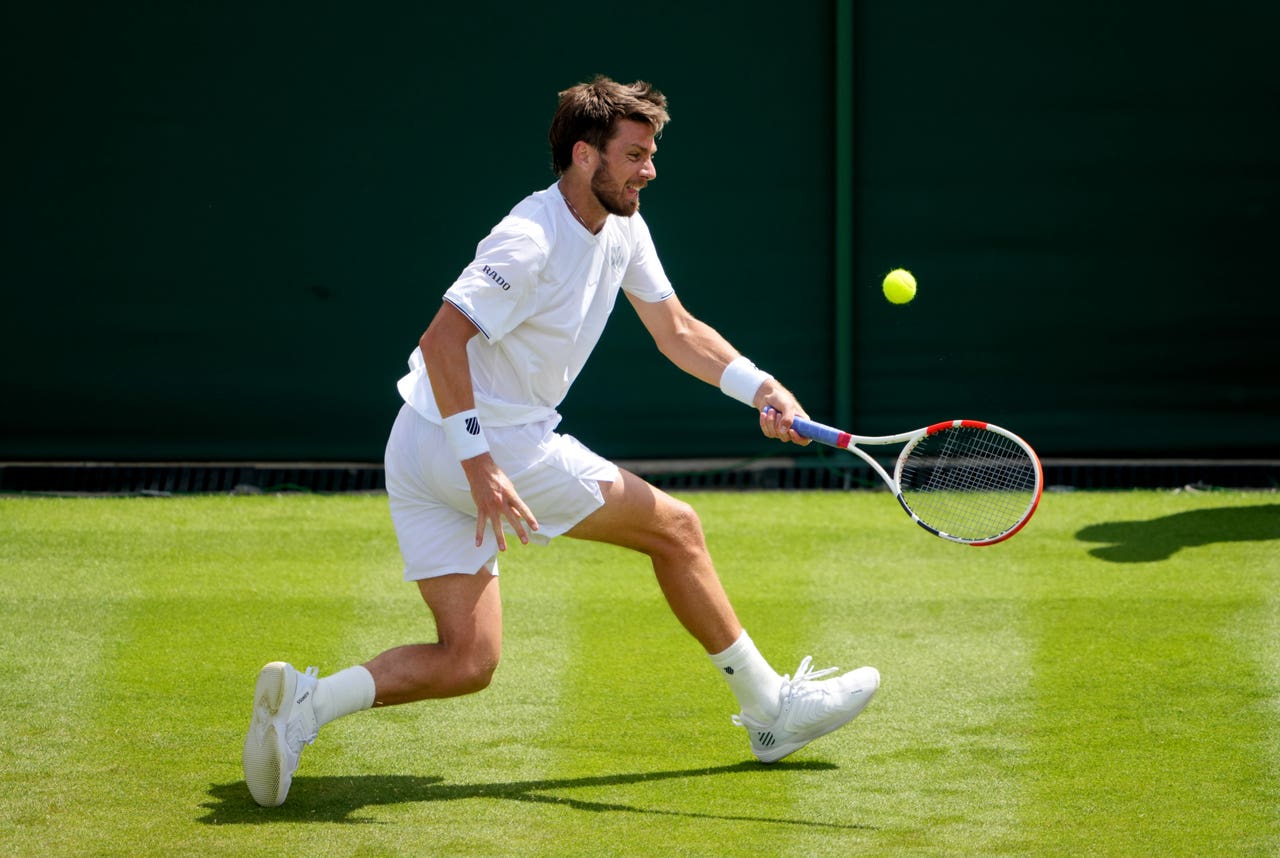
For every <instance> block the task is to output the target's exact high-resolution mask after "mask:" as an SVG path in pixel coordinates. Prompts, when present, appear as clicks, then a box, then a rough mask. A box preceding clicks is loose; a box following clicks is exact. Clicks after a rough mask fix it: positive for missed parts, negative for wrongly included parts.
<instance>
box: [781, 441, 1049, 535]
mask: <svg viewBox="0 0 1280 858" xmlns="http://www.w3.org/2000/svg"><path fill="white" fill-rule="evenodd" d="M960 427H969V428H972V429H986V430H988V431H991V432H995V433H996V434H998V435H1003V436H1004V437H1006V438H1008V439H1010V440H1012V441H1013V442H1015V443H1016V444H1017V445H1018V446H1019V447H1021V448H1022V449H1023V450H1024V451H1025V452H1026V453H1027V455H1028V457H1029V458H1030V460H1031V463H1032V465H1033V466H1034V468H1035V488H1034V492H1033V494H1032V498H1031V502H1030V504H1028V505H1027V509H1026V510H1025V511H1023V513H1022V516H1021V518H1019V519H1018V521H1017V523H1015V524H1014V525H1012V526H1011V527H1009V528H1008V529H1006V530H1004V531H1002V532H1001V533H998V534H993V535H991V536H989V537H986V538H983V539H966V538H964V537H961V536H956V535H954V534H951V533H946V532H945V531H942V530H939V529H938V528H936V527H934V526H932V525H930V524H929V523H927V522H925V521H924V520H922V519H921V518H920V516H919V515H917V514H916V512H915V510H913V509H912V508H911V506H910V505H909V504H908V503H907V501H906V499H905V498H903V496H902V482H901V480H902V468H903V466H904V465H905V464H906V461H907V457H909V456H910V455H911V451H912V450H913V449H915V447H916V445H917V444H919V443H920V442H921V441H922V440H924V439H925V438H928V437H929V436H931V435H936V434H938V433H939V432H942V431H944V430H947V429H955V428H960ZM791 428H792V429H794V430H795V431H796V433H797V434H798V435H800V436H802V437H804V438H809V439H810V440H813V441H817V442H818V443H820V444H826V445H827V446H829V447H838V448H840V449H841V450H848V451H849V452H850V453H853V454H855V455H856V456H858V457H859V458H860V459H862V460H863V461H864V462H866V463H867V464H868V465H870V466H871V469H872V470H873V471H875V472H876V473H877V474H879V476H880V479H882V480H884V482H885V485H886V486H888V487H889V490H890V491H891V492H893V496H894V497H895V498H897V501H898V504H899V505H900V506H901V507H902V509H903V511H904V512H906V514H907V515H908V516H910V517H911V520H912V521H914V522H915V523H916V524H918V525H920V526H921V527H922V528H924V529H925V530H927V531H928V532H929V533H932V534H933V535H934V536H937V537H940V538H942V539H946V540H948V541H950V542H958V543H960V544H962V545H973V546H984V545H995V544H996V543H998V542H1004V541H1005V540H1006V539H1008V538H1009V537H1011V536H1013V535H1014V534H1015V533H1017V532H1018V531H1019V530H1022V528H1023V527H1025V526H1026V524H1027V522H1028V521H1030V520H1031V516H1032V515H1033V514H1034V513H1035V511H1036V507H1038V506H1039V505H1040V495H1041V493H1042V492H1043V491H1044V471H1043V469H1042V468H1041V466H1040V457H1039V456H1037V455H1036V452H1035V450H1033V449H1032V448H1031V445H1030V444H1028V443H1027V442H1026V441H1024V440H1022V439H1021V438H1019V437H1018V436H1017V435H1015V434H1013V433H1012V432H1010V431H1009V430H1008V429H1003V428H1001V427H999V426H996V425H995V424H993V423H986V422H984V421H981V420H944V421H942V422H941V423H933V424H931V425H929V426H925V427H923V428H921V429H915V430H912V431H911V432H903V433H900V434H898V435H854V434H852V433H850V432H845V431H844V430H842V429H837V428H835V427H834V426H827V425H826V424H823V423H817V422H815V421H813V420H808V419H806V418H803V417H797V418H795V419H794V420H793V421H792V423H791ZM860 444H866V445H871V446H886V445H889V444H904V445H905V446H904V447H903V448H902V450H901V451H900V452H899V453H898V459H897V461H896V462H895V464H894V468H893V476H890V475H889V472H888V471H886V470H885V469H884V466H883V465H881V464H880V463H879V462H877V461H876V460H875V458H874V457H873V456H872V455H871V454H870V453H868V452H867V451H866V450H864V449H862V447H860V446H858V445H860Z"/></svg>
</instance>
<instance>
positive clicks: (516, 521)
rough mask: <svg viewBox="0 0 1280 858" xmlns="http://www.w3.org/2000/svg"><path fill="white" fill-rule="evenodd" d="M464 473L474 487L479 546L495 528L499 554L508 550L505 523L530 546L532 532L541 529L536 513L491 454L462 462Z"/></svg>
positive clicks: (472, 493)
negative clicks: (503, 526) (488, 529)
mask: <svg viewBox="0 0 1280 858" xmlns="http://www.w3.org/2000/svg"><path fill="white" fill-rule="evenodd" d="M462 470H463V473H465V474H466V475H467V483H468V484H469V485H470V486H471V499H472V500H473V501H474V502H475V505H476V545H477V546H479V545H480V544H481V543H482V542H484V531H485V528H487V527H492V528H493V535H494V538H495V539H497V541H498V550H499V551H506V550H507V536H506V532H505V531H504V530H503V529H502V523H503V521H504V520H505V521H506V522H507V523H509V524H510V525H511V529H512V530H514V531H515V534H516V537H517V538H519V540H520V542H521V543H522V544H526V545H527V544H528V542H529V531H530V530H537V529H538V520H537V519H536V518H534V516H533V511H532V510H530V509H529V507H528V506H527V505H526V504H525V502H524V501H523V500H521V499H520V495H519V494H518V493H517V492H516V487H515V486H514V485H512V484H511V480H510V479H509V478H508V477H507V475H506V473H504V472H503V470H502V469H501V468H499V467H498V463H497V462H495V461H494V460H493V456H492V455H490V454H489V453H481V454H480V455H479V456H473V457H472V458H470V459H464V460H463V461H462Z"/></svg>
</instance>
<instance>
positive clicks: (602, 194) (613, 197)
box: [591, 158, 640, 217]
mask: <svg viewBox="0 0 1280 858" xmlns="http://www.w3.org/2000/svg"><path fill="white" fill-rule="evenodd" d="M591 193H593V194H595V197H596V201H597V202H598V203H600V205H601V206H602V207H603V208H604V210H605V211H607V212H608V213H609V214H611V215H617V216H618V217H631V216H632V215H633V214H635V213H636V212H637V211H639V210H640V198H639V197H638V196H637V197H636V198H635V199H628V198H627V197H626V196H625V193H626V186H625V185H623V187H622V188H621V189H618V190H614V189H613V188H612V187H610V183H609V165H608V163H607V162H606V161H605V160H604V158H601V159H600V165H599V166H598V167H596V171H595V172H594V173H592V174H591Z"/></svg>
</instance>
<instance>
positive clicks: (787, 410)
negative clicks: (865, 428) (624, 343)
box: [627, 294, 809, 444]
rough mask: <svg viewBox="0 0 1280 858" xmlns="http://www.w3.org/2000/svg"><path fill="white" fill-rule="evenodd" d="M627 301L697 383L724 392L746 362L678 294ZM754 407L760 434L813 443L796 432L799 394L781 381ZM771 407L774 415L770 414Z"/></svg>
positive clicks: (768, 383) (766, 388)
mask: <svg viewBox="0 0 1280 858" xmlns="http://www.w3.org/2000/svg"><path fill="white" fill-rule="evenodd" d="M627 298H628V299H629V300H630V301H631V305H632V306H633V307H634V308H635V311H636V315H638V316H639V317H640V321H641V322H642V323H643V324H644V327H645V330H647V331H648V332H649V335H650V336H651V337H653V341H654V343H655V344H656V345H657V347H658V350H659V351H660V352H662V354H663V355H664V356H665V357H666V358H667V359H668V360H670V361H671V362H672V363H673V364H675V365H676V366H678V367H679V368H680V369H682V370H684V371H685V372H687V373H689V374H690V375H692V376H694V377H695V378H699V379H701V380H703V381H705V382H706V383H707V384H710V385H712V386H715V387H719V386H720V381H721V378H722V377H723V376H724V371H725V367H727V366H729V364H730V363H732V362H733V361H734V360H735V359H736V358H738V357H741V354H740V353H739V352H738V350H737V349H735V348H734V347H733V346H732V345H730V344H729V341H728V340H726V339H725V338H724V337H723V336H722V335H721V334H720V332H719V331H717V330H716V329H715V328H713V327H711V326H710V325H708V324H707V323H706V322H703V321H702V320H700V319H698V318H696V317H695V316H694V315H693V314H692V313H690V312H689V311H688V310H687V309H685V307H684V305H683V304H682V303H680V299H679V298H678V297H676V296H675V295H672V296H670V297H668V298H666V299H664V300H661V301H643V300H640V299H639V298H636V297H634V296H632V295H629V294H628V295H627ZM752 404H753V405H754V407H755V409H756V412H757V413H759V414H760V431H761V432H763V433H764V434H765V435H766V436H767V437H770V438H778V439H779V440H782V441H790V442H792V443H795V444H808V443H809V440H808V439H807V438H802V437H801V436H800V435H798V434H796V433H795V432H792V431H791V421H792V420H793V419H794V418H795V417H797V416H801V417H803V416H806V415H805V412H804V409H803V408H801V407H800V403H799V401H798V400H797V399H796V397H795V395H794V394H792V393H791V391H790V390H788V389H787V388H786V387H784V386H783V385H782V383H781V382H779V381H778V380H777V379H775V378H772V377H769V378H767V379H765V380H764V382H763V383H762V384H761V385H760V387H759V388H758V389H757V390H756V393H755V398H754V401H753V403H752ZM766 406H769V407H770V408H771V409H772V411H770V412H769V413H765V407H766Z"/></svg>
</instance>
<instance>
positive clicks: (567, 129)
mask: <svg viewBox="0 0 1280 858" xmlns="http://www.w3.org/2000/svg"><path fill="white" fill-rule="evenodd" d="M670 118H671V117H670V116H668V115H667V97H666V96H665V95H663V94H662V93H661V92H658V90H656V89H654V88H653V86H652V85H651V84H648V83H646V82H645V81H642V80H638V81H636V82H635V83H632V84H621V83H618V82H616V81H613V80H610V79H609V78H607V77H605V76H604V75H596V76H595V78H594V79H593V80H592V81H591V82H590V83H580V84H578V85H577V86H574V87H570V88H569V89H566V90H565V91H564V92H562V93H560V104H559V106H558V107H557V108H556V115H555V116H554V117H553V118H552V120H551V131H550V133H549V134H548V137H549V138H550V140H551V169H553V170H555V173H556V175H557V176H559V175H563V174H564V171H565V170H567V169H569V164H570V163H572V160H573V144H575V143H577V142H578V141H579V140H583V141H585V142H587V143H589V144H590V145H592V146H594V147H595V148H596V149H601V150H602V149H604V148H605V145H606V144H607V143H608V142H609V140H610V139H612V138H613V135H614V133H615V131H616V129H617V122H618V120H619V119H631V120H633V121H635V122H644V123H647V124H648V125H649V126H650V127H652V128H653V133H654V134H655V135H657V134H660V133H661V132H662V126H663V125H665V124H666V123H667V122H668V120H670Z"/></svg>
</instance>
